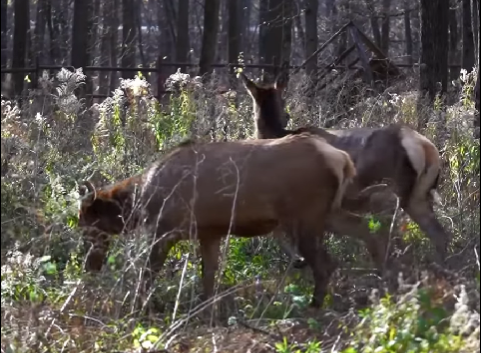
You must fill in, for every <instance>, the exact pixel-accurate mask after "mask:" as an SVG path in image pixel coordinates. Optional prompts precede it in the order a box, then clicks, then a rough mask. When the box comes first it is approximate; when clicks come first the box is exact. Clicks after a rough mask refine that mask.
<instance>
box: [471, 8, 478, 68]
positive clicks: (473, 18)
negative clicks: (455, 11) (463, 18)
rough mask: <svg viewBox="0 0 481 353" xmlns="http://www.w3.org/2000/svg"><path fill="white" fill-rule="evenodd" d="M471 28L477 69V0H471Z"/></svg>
mask: <svg viewBox="0 0 481 353" xmlns="http://www.w3.org/2000/svg"><path fill="white" fill-rule="evenodd" d="M471 28H472V31H473V39H474V59H475V61H476V62H477V63H478V67H479V31H480V30H479V0H471Z"/></svg>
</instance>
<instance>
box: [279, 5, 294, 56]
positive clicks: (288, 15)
mask: <svg viewBox="0 0 481 353" xmlns="http://www.w3.org/2000/svg"><path fill="white" fill-rule="evenodd" d="M293 13H294V8H293V2H292V1H291V0H283V1H282V17H281V18H282V19H283V20H284V23H283V24H282V27H281V29H282V51H281V57H280V58H279V64H282V65H284V64H286V65H290V62H291V54H292V16H293Z"/></svg>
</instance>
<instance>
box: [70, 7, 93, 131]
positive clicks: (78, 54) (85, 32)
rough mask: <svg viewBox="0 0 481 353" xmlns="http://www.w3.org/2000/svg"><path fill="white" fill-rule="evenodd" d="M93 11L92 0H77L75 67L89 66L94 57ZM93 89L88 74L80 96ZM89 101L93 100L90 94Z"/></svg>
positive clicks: (86, 123)
mask: <svg viewBox="0 0 481 353" xmlns="http://www.w3.org/2000/svg"><path fill="white" fill-rule="evenodd" d="M93 11H94V4H93V2H92V0H75V2H74V13H73V15H74V17H73V25H72V56H71V59H70V63H71V65H72V66H73V67H75V68H80V67H82V68H84V67H86V66H88V65H89V64H90V60H91V59H92V52H91V51H92V49H93V48H92V39H93ZM92 91H93V84H92V81H91V76H89V75H88V76H87V80H86V85H85V86H80V89H79V96H80V97H84V96H86V95H87V94H90V93H92ZM87 102H88V103H89V102H91V97H90V96H89V98H88V100H87ZM88 105H89V104H88ZM81 120H84V119H81ZM81 123H82V125H83V126H84V127H85V128H87V127H89V128H90V127H91V121H82V122H81ZM86 131H89V130H86Z"/></svg>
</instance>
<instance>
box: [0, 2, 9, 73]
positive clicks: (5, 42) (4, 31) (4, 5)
mask: <svg viewBox="0 0 481 353" xmlns="http://www.w3.org/2000/svg"><path fill="white" fill-rule="evenodd" d="M1 26H2V68H5V67H7V48H8V37H7V0H2V23H1ZM4 80H5V76H4V74H2V82H3V81H4Z"/></svg>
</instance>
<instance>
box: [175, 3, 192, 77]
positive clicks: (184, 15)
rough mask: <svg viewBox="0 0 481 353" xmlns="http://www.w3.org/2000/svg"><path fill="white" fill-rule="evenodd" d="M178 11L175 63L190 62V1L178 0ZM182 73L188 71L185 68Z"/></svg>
mask: <svg viewBox="0 0 481 353" xmlns="http://www.w3.org/2000/svg"><path fill="white" fill-rule="evenodd" d="M178 3H179V8H178V11H177V24H176V25H177V41H176V47H175V61H177V62H180V63H187V62H188V55H189V45H190V44H189V42H190V41H189V0H178ZM182 71H184V72H185V71H186V70H185V68H183V70H182Z"/></svg>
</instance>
